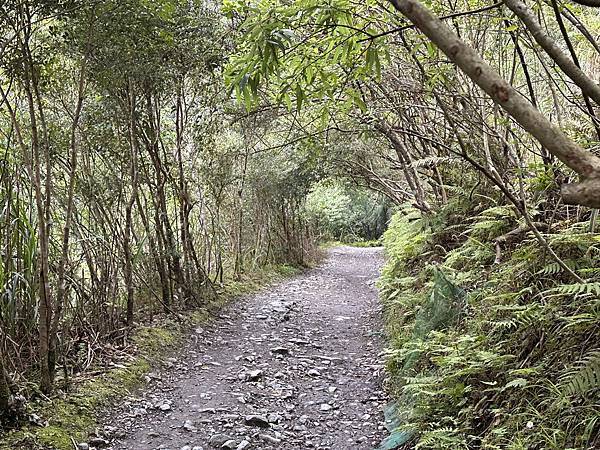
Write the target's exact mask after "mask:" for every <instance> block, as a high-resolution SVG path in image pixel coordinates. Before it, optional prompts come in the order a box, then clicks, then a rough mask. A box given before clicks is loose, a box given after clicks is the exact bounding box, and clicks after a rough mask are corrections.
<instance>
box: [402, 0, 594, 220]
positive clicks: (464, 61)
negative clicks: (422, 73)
mask: <svg viewBox="0 0 600 450" xmlns="http://www.w3.org/2000/svg"><path fill="white" fill-rule="evenodd" d="M390 1H391V3H392V4H393V5H394V7H395V8H396V9H397V10H398V11H400V12H401V13H402V14H404V15H405V16H406V17H408V19H409V20H410V21H411V22H412V23H413V24H414V25H415V26H416V27H417V28H418V29H419V30H421V31H422V32H423V33H424V34H425V35H426V36H427V37H428V38H429V39H431V41H432V42H433V43H434V44H436V45H437V46H438V47H439V48H440V50H442V52H444V54H446V56H448V58H450V59H451V60H452V61H453V62H454V63H455V64H456V65H457V66H458V67H459V68H460V69H461V70H462V71H463V72H464V73H465V74H466V75H467V76H468V77H469V78H471V80H472V81H473V82H474V83H475V84H477V85H478V86H479V87H480V88H481V89H483V90H484V91H485V92H486V93H487V94H488V95H489V96H490V97H491V98H492V100H494V102H495V103H497V104H498V105H500V106H501V107H502V108H503V109H504V110H505V111H506V112H507V113H508V114H509V115H510V116H511V117H512V118H514V119H515V120H516V121H517V122H518V123H519V124H520V125H521V126H522V127H523V128H524V129H525V130H526V131H528V132H529V133H531V134H532V135H533V136H534V137H535V138H536V139H537V140H538V141H539V142H540V144H541V145H542V146H543V147H545V148H546V149H547V150H548V151H549V152H550V153H552V154H553V155H555V156H556V157H557V158H558V159H560V160H561V161H562V162H563V163H564V164H566V165H567V166H568V167H570V168H571V169H573V170H574V171H575V172H577V173H578V174H579V175H580V176H581V177H582V178H583V181H581V182H579V183H575V184H565V185H563V186H562V197H563V200H564V201H565V202H566V203H571V204H580V205H584V206H590V207H592V208H598V207H600V158H598V157H596V156H594V155H593V154H591V153H590V152H587V151H585V150H584V149H583V148H581V147H580V146H579V145H578V144H576V143H575V142H573V141H572V140H571V139H569V138H568V137H567V136H566V135H565V134H564V133H563V132H562V131H561V130H560V129H559V128H558V127H556V126H554V125H552V124H551V123H550V122H549V121H548V119H546V117H544V116H543V115H542V114H541V113H540V112H539V111H538V110H537V109H536V108H535V107H534V106H533V105H532V104H531V103H530V102H529V101H527V100H526V99H525V98H523V97H522V96H521V95H520V94H519V92H518V91H517V90H516V89H515V88H513V87H512V86H511V85H510V84H508V83H507V82H506V81H505V80H504V79H503V78H502V77H501V76H500V75H499V74H498V73H497V72H496V71H495V70H494V69H493V68H492V67H491V66H490V65H489V64H487V63H486V62H485V61H484V60H483V59H482V58H481V57H480V56H479V55H478V54H477V52H476V51H475V50H473V49H472V48H471V47H469V46H468V45H467V44H465V42H463V41H462V40H461V39H460V38H459V37H458V36H457V35H456V34H455V33H454V32H453V31H452V30H451V29H450V28H449V27H448V26H446V25H445V24H444V23H443V22H442V21H441V20H440V19H438V18H437V17H435V16H434V15H433V14H431V12H430V11H429V10H428V9H427V8H425V7H424V6H423V5H422V4H421V3H420V2H419V1H417V0H390Z"/></svg>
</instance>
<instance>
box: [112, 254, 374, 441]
mask: <svg viewBox="0 0 600 450" xmlns="http://www.w3.org/2000/svg"><path fill="white" fill-rule="evenodd" d="M381 264H382V254H381V250H380V249H374V248H351V247H339V248H336V249H333V250H331V251H330V253H329V256H328V258H327V260H326V261H325V262H324V264H322V265H321V266H320V267H318V268H316V269H313V270H310V271H308V272H306V273H304V274H302V275H299V276H297V277H295V278H293V279H291V280H289V281H286V282H283V283H281V284H279V285H277V286H274V287H272V288H269V289H267V290H265V291H263V292H261V293H259V294H257V295H253V296H250V297H246V298H243V299H240V300H239V301H236V302H234V303H232V304H231V305H229V306H228V307H226V308H225V309H224V310H223V311H222V312H221V313H220V315H219V318H218V319H217V320H216V321H215V322H213V323H212V324H211V325H210V326H209V327H207V328H198V329H196V332H195V335H194V336H192V338H191V339H190V342H189V344H188V345H187V346H186V348H185V349H184V350H183V351H182V352H181V354H179V355H176V356H177V357H176V358H170V359H169V360H168V362H167V364H166V366H165V368H164V370H163V371H162V372H160V373H153V374H150V382H149V383H148V387H147V389H146V390H145V391H144V392H141V393H139V394H138V397H135V398H133V397H132V398H127V399H123V403H122V404H121V405H116V406H115V410H114V411H111V412H110V414H109V418H108V419H107V422H106V427H105V430H107V431H108V432H109V433H110V435H111V436H112V437H113V441H112V444H111V447H110V448H111V449H112V450H125V449H126V450H153V449H162V450H167V449H169V450H200V449H202V450H210V449H213V448H225V449H233V450H251V449H285V450H292V449H322V450H325V449H334V450H354V449H357V450H359V449H364V450H372V449H373V448H375V447H376V446H377V444H378V443H379V442H380V441H381V439H382V438H383V437H384V434H385V431H384V427H383V413H382V410H383V406H384V403H385V394H384V392H383V389H382V379H383V363H382V360H381V357H380V355H379V354H380V352H381V347H382V337H381V335H380V333H381V330H382V329H383V328H382V324H381V317H380V312H381V311H380V306H379V303H378V300H377V290H376V288H375V286H374V284H375V280H376V279H377V276H378V274H379V269H380V266H381Z"/></svg>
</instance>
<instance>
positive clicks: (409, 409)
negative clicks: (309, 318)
mask: <svg viewBox="0 0 600 450" xmlns="http://www.w3.org/2000/svg"><path fill="white" fill-rule="evenodd" d="M439 217H441V218H444V219H441V220H440V219H434V220H427V221H426V220H425V219H424V218H420V219H419V218H418V217H416V214H415V213H414V212H412V213H411V212H410V211H409V212H408V215H406V212H405V213H404V214H403V213H398V214H396V215H395V216H394V217H393V218H392V223H391V226H390V229H389V230H388V231H387V232H386V234H385V235H384V238H383V242H384V244H385V246H386V249H387V253H388V262H387V264H386V267H385V268H384V276H383V277H382V281H381V282H380V283H381V292H382V297H383V301H384V304H385V305H386V308H385V314H386V323H387V329H388V332H389V333H390V334H391V339H390V348H389V349H388V350H387V355H388V368H389V370H390V373H391V376H392V383H391V386H392V387H393V390H394V392H395V396H396V397H397V405H398V409H397V411H396V417H397V418H398V421H397V424H396V425H397V428H396V429H397V430H398V432H401V431H403V430H404V431H406V430H411V431H413V432H414V433H415V434H414V437H413V444H414V446H415V448H427V449H455V448H456V449H459V448H485V449H500V448H510V449H527V448H548V449H556V450H558V449H565V448H571V449H582V450H583V449H588V448H593V447H594V445H596V444H597V443H598V442H599V440H598V439H600V435H599V432H600V431H599V427H598V424H599V421H598V420H599V419H598V417H599V416H600V410H599V407H598V405H599V404H600V403H599V401H600V379H599V377H598V374H599V373H600V366H599V362H600V357H599V355H600V353H599V350H598V343H599V342H600V334H599V331H598V327H597V324H598V320H599V318H600V316H599V314H600V312H599V306H600V301H599V300H598V296H599V292H598V289H599V287H598V281H599V279H598V271H596V270H594V269H596V268H598V267H600V258H598V256H597V255H596V253H597V244H598V242H597V240H595V238H594V237H593V236H589V234H588V233H585V232H581V231H580V230H581V229H585V227H583V228H581V227H579V226H578V225H577V226H576V225H570V226H569V227H568V228H567V227H564V228H563V231H561V232H558V233H554V234H551V235H548V241H549V242H550V245H552V248H553V249H554V250H555V251H556V252H557V253H559V255H560V256H561V257H562V258H565V260H567V261H568V263H569V265H570V266H571V267H574V268H576V269H577V270H578V271H579V272H580V273H586V274H587V276H588V278H587V280H586V281H585V282H584V283H572V282H570V281H569V279H568V278H566V276H565V274H564V273H563V272H562V271H561V270H559V269H557V267H556V265H555V264H554V263H553V262H551V261H548V260H547V259H546V260H544V256H543V252H542V251H541V250H540V249H539V247H538V246H537V245H536V243H535V242H533V241H530V240H525V241H523V242H521V243H520V244H518V245H517V246H516V247H511V248H509V249H504V252H508V255H506V256H505V257H504V258H503V262H501V263H500V264H497V263H495V262H494V257H493V256H494V251H493V242H491V240H493V239H494V238H495V237H496V236H498V235H499V234H502V233H505V232H506V231H509V230H510V228H508V229H507V227H510V226H517V225H516V222H515V219H514V215H512V214H511V213H510V209H507V210H503V209H502V208H499V209H495V208H492V209H491V210H490V209H488V210H485V212H483V213H480V214H479V215H478V216H476V217H475V218H473V219H471V222H472V223H471V224H470V225H469V226H468V227H466V228H465V229H466V233H465V239H464V240H463V241H462V243H461V244H459V245H458V246H456V247H455V248H454V249H453V250H451V251H449V252H442V251H441V250H442V248H443V247H444V246H445V245H448V243H447V242H445V241H443V239H444V238H447V236H448V235H447V234H445V233H441V232H440V231H441V230H443V229H444V228H445V227H446V226H447V225H446V223H447V222H446V221H447V220H449V218H450V217H451V216H449V215H445V214H444V213H443V212H442V213H441V214H440V215H439ZM424 223H429V224H432V225H431V228H428V227H425V226H423V224H424ZM577 230H579V231H577ZM440 239H442V240H440ZM415 242H416V243H417V244H418V245H417V246H415ZM415 249H418V250H417V251H415ZM427 249H429V250H427ZM478 249H481V250H478ZM438 250H439V251H440V252H438ZM431 260H435V261H436V262H437V263H438V264H439V267H441V268H442V270H444V268H447V269H452V270H453V272H451V273H452V274H455V276H456V278H455V280H456V281H455V282H458V283H459V284H460V285H462V287H463V289H464V290H465V291H466V292H464V293H462V294H461V290H460V288H458V287H457V286H455V285H454V282H453V283H450V282H449V281H448V279H447V276H446V277H445V281H442V280H441V279H440V273H441V272H440V271H439V269H434V270H431V268H430V266H428V265H427V263H428V262H429V261H431ZM415 264H416V266H415ZM446 283H449V284H446ZM443 286H446V288H445V289H452V290H453V291H454V292H455V295H454V297H455V298H464V300H463V301H454V302H451V303H450V304H452V305H454V306H456V307H457V308H458V309H457V310H456V311H457V312H458V313H457V314H453V315H450V316H449V317H450V320H444V321H443V322H442V323H443V326H441V327H440V326H437V325H435V324H436V323H437V322H436V320H435V317H436V316H435V315H432V314H428V313H427V311H430V308H431V307H432V303H431V298H432V296H435V294H436V291H438V290H439V289H440V288H441V287H443ZM452 286H453V287H452ZM446 297H448V296H446ZM442 309H443V308H442ZM415 311H416V312H415ZM423 321H424V322H423ZM430 322H431V326H426V325H424V323H425V324H427V323H430ZM416 330H420V332H419V333H416V332H415V331H416Z"/></svg>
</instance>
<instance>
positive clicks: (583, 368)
mask: <svg viewBox="0 0 600 450" xmlns="http://www.w3.org/2000/svg"><path fill="white" fill-rule="evenodd" d="M596 389H600V349H599V350H592V351H591V352H588V354H587V355H586V356H585V357H583V358H582V359H581V360H580V361H578V363H577V364H576V365H575V368H574V369H573V370H571V371H569V372H568V373H567V374H566V375H564V376H563V377H561V379H560V390H561V391H562V392H563V393H564V394H566V395H579V396H585V395H586V394H588V393H589V392H591V391H593V390H596Z"/></svg>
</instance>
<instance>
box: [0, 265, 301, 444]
mask: <svg viewBox="0 0 600 450" xmlns="http://www.w3.org/2000/svg"><path fill="white" fill-rule="evenodd" d="M301 271H302V269H300V268H298V267H293V266H289V265H273V266H268V267H265V268H262V269H259V270H257V271H254V272H253V273H251V274H242V275H241V276H240V277H239V279H238V280H235V281H234V280H232V281H228V282H227V283H226V284H224V285H223V286H222V287H220V288H219V289H218V290H217V292H218V294H219V295H217V296H216V297H215V298H214V299H213V301H212V302H211V303H210V304H209V305H207V306H206V307H203V308H198V309H195V310H191V311H185V312H184V314H185V315H184V316H179V320H173V319H166V320H164V321H163V322H162V323H161V325H160V326H138V327H137V328H136V329H135V331H134V333H133V335H132V337H131V339H132V341H133V343H134V344H135V346H136V349H137V351H136V356H135V359H134V361H133V362H131V363H130V364H128V365H127V366H125V367H119V368H114V369H111V370H109V371H108V372H106V373H104V374H102V375H100V376H98V377H95V378H94V379H92V380H88V381H84V382H82V383H80V384H79V385H78V386H76V390H75V392H74V393H72V394H68V395H66V396H64V397H56V398H53V399H51V400H50V401H46V402H41V403H37V404H33V405H32V406H30V408H31V412H32V413H35V414H36V415H38V416H39V417H41V418H42V419H45V420H47V421H48V426H46V427H39V426H34V425H27V426H23V427H22V428H20V429H19V430H12V431H9V432H7V433H5V434H4V436H0V450H72V449H73V441H75V442H85V441H86V440H87V438H88V436H89V433H90V432H92V431H93V430H94V428H95V427H96V426H97V413H98V411H99V410H101V409H102V408H103V407H106V406H109V405H110V404H111V402H112V400H114V399H116V398H122V397H123V396H125V395H127V394H128V393H129V392H130V391H132V390H134V389H136V388H139V387H140V386H142V385H143V384H144V377H145V375H146V374H147V373H148V372H150V370H151V369H152V367H153V366H155V365H156V364H157V363H158V362H159V361H160V360H161V359H162V358H164V357H165V355H167V354H172V351H173V350H174V349H176V348H178V347H179V346H180V345H181V344H182V342H183V340H184V338H185V336H186V335H187V334H188V333H189V331H190V330H191V329H192V328H193V327H195V326H197V325H199V324H203V323H207V322H209V321H210V320H211V318H212V317H213V315H212V314H211V312H213V311H217V310H218V309H219V308H221V307H223V306H224V305H225V304H227V303H228V302H229V301H231V300H233V299H236V298H238V297H240V296H243V295H249V294H252V293H254V292H257V291H259V290H260V289H262V288H264V287H265V286H268V285H269V284H272V283H274V282H276V281H280V280H282V279H284V278H286V277H290V276H293V275H296V274H298V273H300V272H301Z"/></svg>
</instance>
